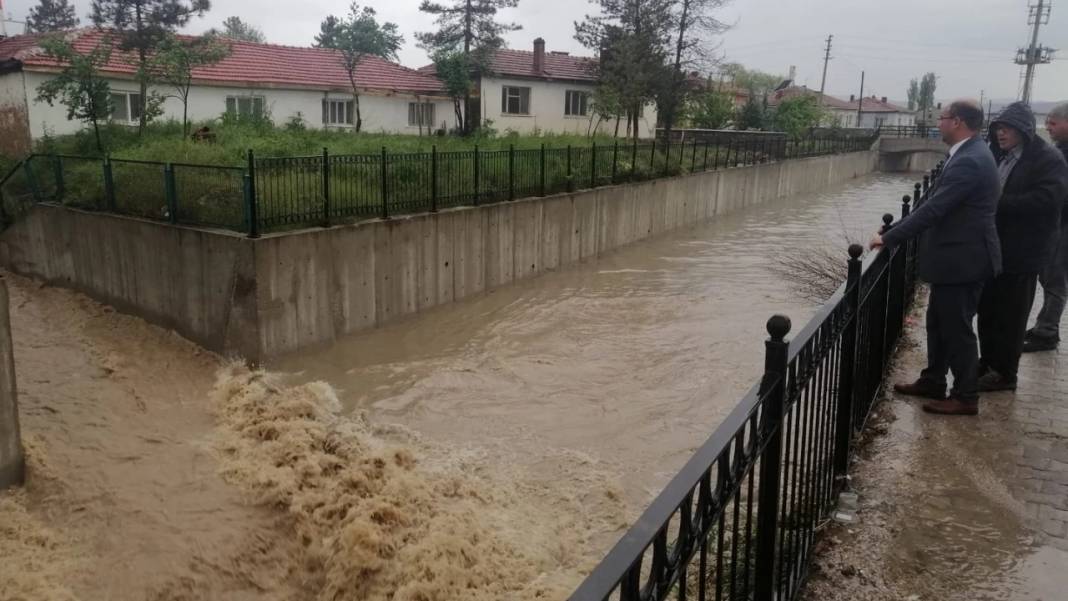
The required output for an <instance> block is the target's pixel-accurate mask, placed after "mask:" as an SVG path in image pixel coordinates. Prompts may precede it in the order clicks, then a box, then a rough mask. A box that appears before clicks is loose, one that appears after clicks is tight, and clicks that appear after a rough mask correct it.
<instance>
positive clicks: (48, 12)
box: [26, 0, 78, 33]
mask: <svg viewBox="0 0 1068 601" xmlns="http://www.w3.org/2000/svg"><path fill="white" fill-rule="evenodd" d="M77 26H78V17H77V15H75V14H74V6H73V5H72V4H71V3H70V2H69V0H38V1H37V6H35V7H33V8H31V9H30V13H29V15H28V16H27V17H26V33H45V32H49V31H63V30H65V29H74V28H75V27H77Z"/></svg>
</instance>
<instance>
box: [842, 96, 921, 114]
mask: <svg viewBox="0 0 1068 601" xmlns="http://www.w3.org/2000/svg"><path fill="white" fill-rule="evenodd" d="M849 106H850V107H852V108H853V110H856V108H857V101H856V100H853V101H851V102H850V103H849ZM863 110H864V112H865V113H912V112H915V111H910V110H908V109H907V108H904V107H901V106H898V105H896V104H892V103H890V102H883V100H882V99H881V98H876V97H875V96H868V97H865V98H864V106H863Z"/></svg>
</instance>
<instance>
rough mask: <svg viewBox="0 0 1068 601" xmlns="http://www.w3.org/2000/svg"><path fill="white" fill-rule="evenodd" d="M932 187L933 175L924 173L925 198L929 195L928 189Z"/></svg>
mask: <svg viewBox="0 0 1068 601" xmlns="http://www.w3.org/2000/svg"><path fill="white" fill-rule="evenodd" d="M930 189H931V176H930V175H924V176H923V195H924V197H925V198H926V196H927V191H928V190H930Z"/></svg>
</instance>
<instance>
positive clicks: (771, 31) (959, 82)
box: [2, 0, 1068, 101]
mask: <svg viewBox="0 0 1068 601" xmlns="http://www.w3.org/2000/svg"><path fill="white" fill-rule="evenodd" d="M2 1H3V5H4V7H5V10H6V11H7V13H8V14H9V15H10V17H9V18H11V19H14V20H16V21H20V20H23V19H24V18H25V16H26V13H27V11H28V10H29V7H31V6H33V5H34V4H36V0H2ZM74 4H75V5H76V6H77V7H78V15H79V16H80V17H82V19H83V24H85V23H86V22H87V21H88V19H87V18H86V15H87V14H88V12H89V6H90V1H89V0H75V2H74ZM362 4H366V5H369V6H373V7H374V8H376V9H377V10H378V12H379V15H380V17H381V18H382V19H383V20H387V21H393V22H396V23H397V24H399V25H400V29H401V31H402V32H403V33H404V36H405V41H406V43H405V47H404V49H403V51H402V52H401V62H402V63H404V64H405V65H408V66H412V67H418V66H421V65H423V64H426V62H427V58H426V53H425V52H423V51H422V50H420V49H419V48H416V46H415V39H414V36H413V35H412V34H413V33H414V32H416V31H424V30H429V29H432V28H433V23H432V21H431V20H430V19H429V18H428V17H427V16H425V15H423V14H422V13H420V12H419V10H418V5H419V0H364V1H363V2H362ZM212 5H213V7H212V10H211V12H210V13H209V14H208V15H207V16H206V17H205V18H203V19H198V20H194V22H193V23H191V24H190V26H189V27H188V28H187V31H188V32H191V33H199V32H202V31H204V30H206V29H208V28H210V27H212V26H217V25H219V24H220V23H221V22H222V20H223V19H225V18H226V17H228V16H230V15H237V16H239V17H241V18H242V19H244V20H246V21H248V22H250V23H252V24H254V25H256V26H258V27H259V28H260V29H262V30H263V31H264V33H266V35H267V38H268V40H269V41H270V42H274V43H279V44H290V45H298V46H305V45H309V44H311V42H312V40H313V37H314V36H315V34H316V33H317V32H318V30H319V22H320V21H321V20H322V18H323V16H325V15H327V14H330V13H334V14H341V13H343V12H345V11H346V10H347V7H348V1H347V0H296V1H294V0H213V2H212ZM1027 5H1028V2H1027V0H896V1H894V2H874V1H872V0H734V1H733V2H731V3H729V4H728V5H727V6H726V7H725V8H723V9H722V10H721V11H720V13H719V14H720V17H721V19H722V20H724V21H727V22H730V23H733V24H734V27H733V28H732V29H731V30H730V31H729V32H727V33H726V34H725V35H724V36H722V39H721V40H719V44H720V52H721V54H723V55H724V56H725V57H726V59H727V60H729V61H735V62H741V63H743V64H745V65H746V66H749V67H752V68H758V69H761V70H765V71H770V72H773V73H781V74H785V73H786V72H787V70H788V69H789V67H790V65H795V66H796V67H797V81H798V83H800V84H807V85H808V86H809V87H812V88H819V85H820V75H821V71H822V67H823V47H824V44H825V39H826V37H827V35H828V34H834V42H833V47H832V51H831V55H832V57H833V60H832V61H831V62H830V66H829V68H828V72H827V91H828V93H831V94H835V95H838V96H841V97H848V96H849V94H851V93H857V92H858V90H859V88H860V74H861V71H862V70H863V71H865V72H866V78H865V87H864V90H865V93H866V94H868V95H870V94H875V95H877V96H888V97H890V98H893V99H899V100H902V99H904V98H905V91H906V89H907V86H908V82H909V79H910V78H912V77H916V76H918V75H921V74H922V73H924V72H926V71H934V72H935V73H936V74H937V75H938V78H939V79H938V92H937V96H938V97H939V99H949V98H953V97H958V96H974V97H978V96H979V94H980V91H981V90H985V93H986V96H987V97H988V98H990V97H993V98H1007V99H1012V98H1016V97H1017V96H1018V95H1019V89H1020V81H1021V77H1020V76H1021V68H1020V67H1018V66H1017V65H1014V64H1013V62H1012V59H1013V57H1014V56H1015V52H1016V49H1017V48H1018V47H1020V46H1024V45H1026V44H1027V42H1028V40H1029V36H1030V28H1029V27H1028V25H1027ZM595 8H596V7H595V6H594V5H592V4H590V3H588V2H587V1H586V0H521V1H520V3H519V8H517V9H511V10H508V11H505V12H504V13H503V14H502V16H503V18H504V19H508V20H511V21H514V22H516V23H519V24H521V25H522V26H523V29H522V30H521V31H518V32H515V33H512V34H510V35H509V36H508V44H509V46H510V47H512V48H521V49H528V48H530V47H531V43H532V40H533V39H534V38H535V37H538V36H541V37H543V38H545V40H546V46H547V48H548V49H549V50H565V51H571V52H573V53H585V52H587V51H586V50H585V49H584V48H582V47H581V46H580V45H579V44H578V43H577V42H575V40H574V38H573V35H574V25H573V22H574V21H575V20H580V19H582V17H583V16H584V15H585V14H587V13H590V12H592V11H594V10H595ZM7 25H8V28H9V31H10V32H12V33H14V32H17V31H20V30H21V25H18V24H13V23H8V24H7ZM1040 42H1041V43H1043V44H1045V45H1046V46H1050V47H1053V48H1062V49H1064V51H1063V52H1061V53H1059V56H1060V59H1059V60H1055V61H1054V62H1053V63H1051V64H1049V65H1042V66H1039V67H1038V75H1037V78H1036V83H1035V93H1034V97H1035V98H1036V99H1038V100H1047V101H1059V100H1068V0H1060V2H1059V3H1058V5H1055V6H1054V7H1053V12H1052V17H1051V20H1050V23H1049V25H1048V26H1045V27H1043V28H1042V30H1041V35H1040Z"/></svg>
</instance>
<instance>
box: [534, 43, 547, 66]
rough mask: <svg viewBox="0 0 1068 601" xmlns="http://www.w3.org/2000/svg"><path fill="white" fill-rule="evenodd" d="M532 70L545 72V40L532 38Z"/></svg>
mask: <svg viewBox="0 0 1068 601" xmlns="http://www.w3.org/2000/svg"><path fill="white" fill-rule="evenodd" d="M534 72H535V73H538V74H541V73H544V72H545V40H543V39H541V38H534Z"/></svg>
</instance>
